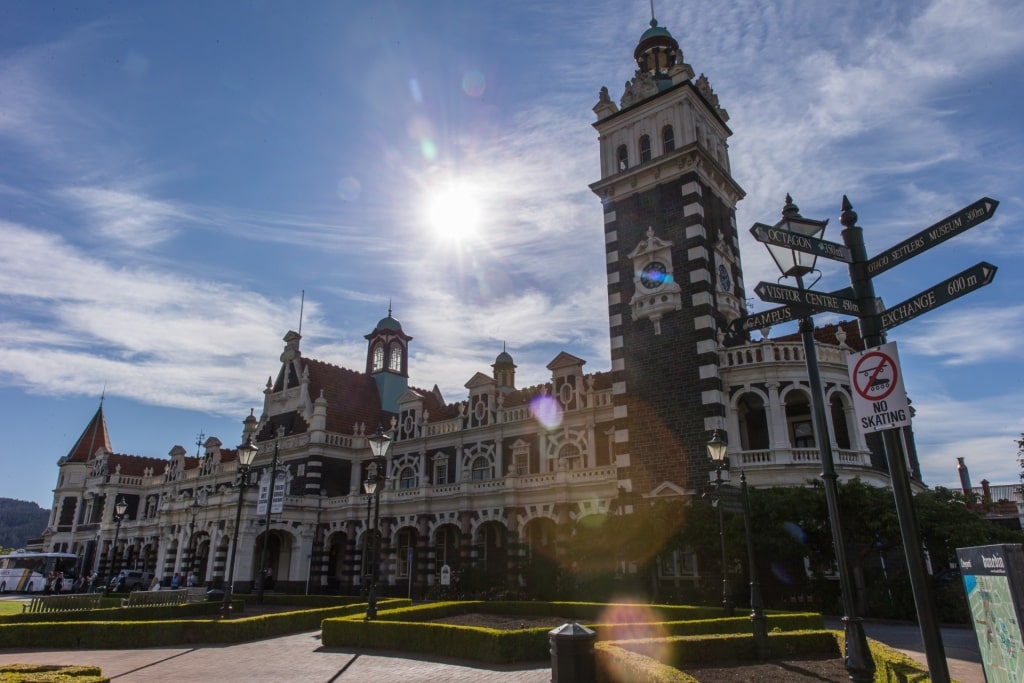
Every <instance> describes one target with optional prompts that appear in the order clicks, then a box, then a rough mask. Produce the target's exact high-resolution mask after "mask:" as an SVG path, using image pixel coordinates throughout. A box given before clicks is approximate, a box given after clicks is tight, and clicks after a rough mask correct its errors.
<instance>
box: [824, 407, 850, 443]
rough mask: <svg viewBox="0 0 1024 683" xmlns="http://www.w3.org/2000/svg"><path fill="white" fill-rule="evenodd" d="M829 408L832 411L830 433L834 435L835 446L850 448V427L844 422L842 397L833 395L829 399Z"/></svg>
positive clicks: (844, 414)
mask: <svg viewBox="0 0 1024 683" xmlns="http://www.w3.org/2000/svg"><path fill="white" fill-rule="evenodd" d="M829 408H830V409H831V413H832V433H833V434H835V435H836V446H838V447H839V448H850V428H849V426H848V425H847V424H846V408H845V407H844V406H843V399H841V398H839V396H836V395H833V396H832V400H831V401H829Z"/></svg>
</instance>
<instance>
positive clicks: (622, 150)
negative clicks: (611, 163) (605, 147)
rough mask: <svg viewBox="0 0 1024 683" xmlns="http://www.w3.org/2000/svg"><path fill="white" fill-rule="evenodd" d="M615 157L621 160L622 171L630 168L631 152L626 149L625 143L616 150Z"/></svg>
mask: <svg viewBox="0 0 1024 683" xmlns="http://www.w3.org/2000/svg"><path fill="white" fill-rule="evenodd" d="M615 159H616V160H617V161H618V162H619V170H620V171H625V170H626V169H627V168H629V152H627V151H626V146H625V145H619V148H618V150H616V152H615Z"/></svg>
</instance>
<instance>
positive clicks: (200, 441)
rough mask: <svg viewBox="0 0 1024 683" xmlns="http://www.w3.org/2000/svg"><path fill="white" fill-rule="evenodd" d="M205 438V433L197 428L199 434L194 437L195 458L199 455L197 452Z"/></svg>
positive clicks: (199, 451) (199, 450)
mask: <svg viewBox="0 0 1024 683" xmlns="http://www.w3.org/2000/svg"><path fill="white" fill-rule="evenodd" d="M205 438H206V434H203V431H202V430H199V436H197V437H196V457H197V458H198V457H199V454H200V453H201V452H202V450H201V449H202V447H203V439H205Z"/></svg>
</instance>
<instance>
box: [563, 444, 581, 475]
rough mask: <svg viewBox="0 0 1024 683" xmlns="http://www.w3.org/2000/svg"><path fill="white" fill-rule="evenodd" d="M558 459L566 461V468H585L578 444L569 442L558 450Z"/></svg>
mask: <svg viewBox="0 0 1024 683" xmlns="http://www.w3.org/2000/svg"><path fill="white" fill-rule="evenodd" d="M558 459H559V460H560V461H562V462H564V463H565V469H567V470H578V469H582V468H583V458H581V457H580V449H579V448H578V447H577V446H576V444H571V443H567V444H565V445H564V446H562V448H561V449H560V450H559V451H558Z"/></svg>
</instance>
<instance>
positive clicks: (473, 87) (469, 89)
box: [462, 69, 487, 97]
mask: <svg viewBox="0 0 1024 683" xmlns="http://www.w3.org/2000/svg"><path fill="white" fill-rule="evenodd" d="M486 89H487V80H486V79H485V78H484V75H483V74H482V73H480V72H479V71H476V70H475V69H474V70H473V71H467V72H466V73H465V75H463V77H462V90H463V91H464V92H465V93H466V94H467V95H469V96H470V97H480V96H481V95H483V94H484V90H486Z"/></svg>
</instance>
